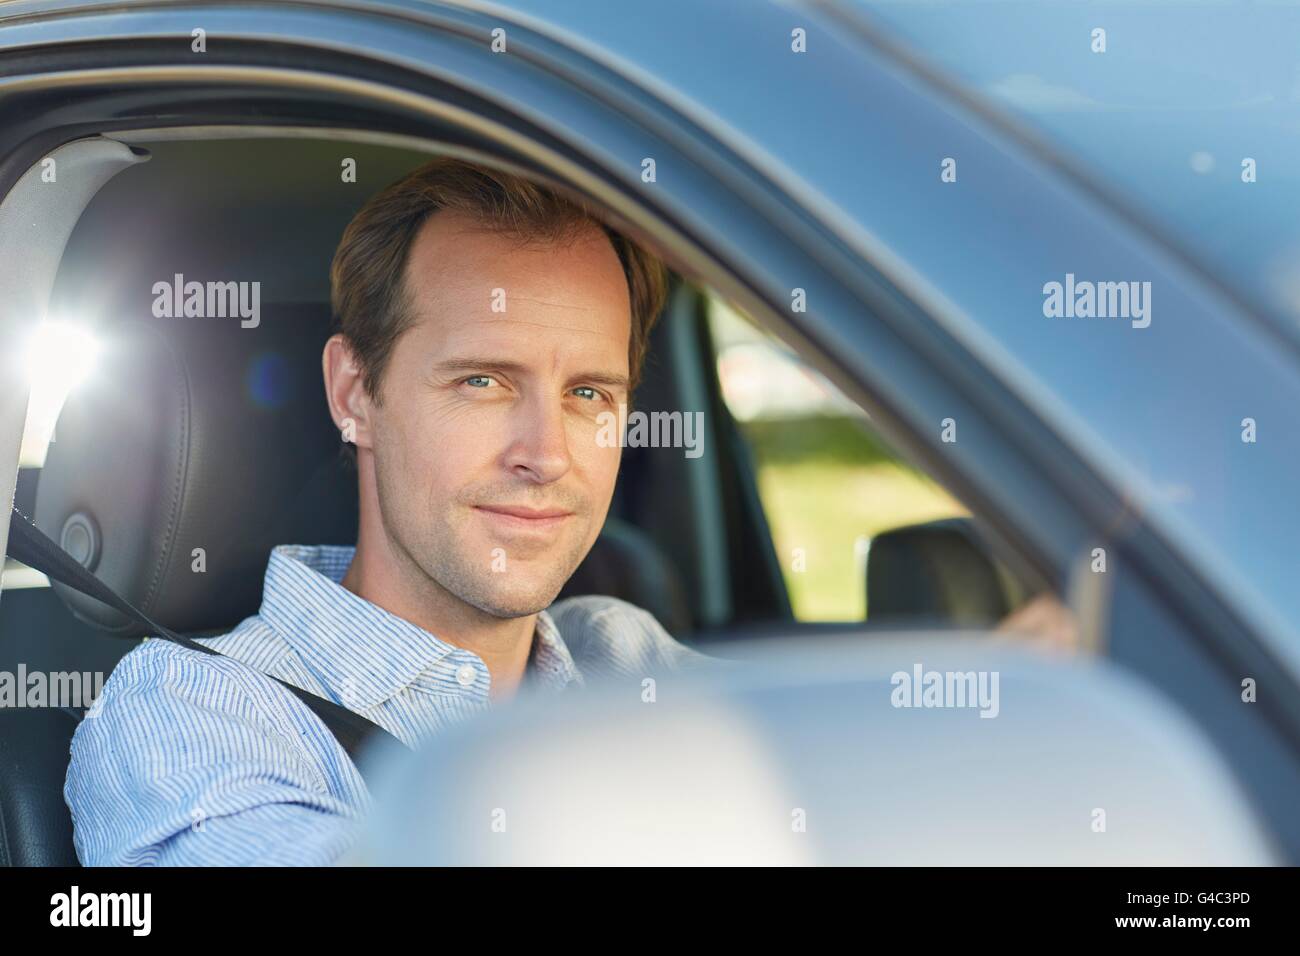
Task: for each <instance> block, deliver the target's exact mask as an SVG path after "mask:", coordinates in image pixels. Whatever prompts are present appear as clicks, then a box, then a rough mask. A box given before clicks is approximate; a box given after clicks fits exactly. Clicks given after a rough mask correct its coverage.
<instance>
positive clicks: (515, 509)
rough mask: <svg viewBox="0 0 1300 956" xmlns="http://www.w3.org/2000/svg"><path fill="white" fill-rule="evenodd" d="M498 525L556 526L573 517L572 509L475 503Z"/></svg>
mask: <svg viewBox="0 0 1300 956" xmlns="http://www.w3.org/2000/svg"><path fill="white" fill-rule="evenodd" d="M474 510H475V511H478V512H480V513H482V514H483V515H484V516H485V517H486V518H487V519H488V520H489V521H491V522H492V523H493V524H495V525H497V526H498V527H504V528H516V529H522V530H534V531H541V530H547V529H550V528H556V527H558V526H560V525H561V524H563V523H564V522H565V520H567V519H568V518H572V517H573V512H572V511H566V510H564V509H563V508H530V507H528V506H527V505H475V506H474Z"/></svg>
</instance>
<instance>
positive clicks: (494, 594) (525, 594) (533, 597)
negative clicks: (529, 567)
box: [461, 582, 564, 620]
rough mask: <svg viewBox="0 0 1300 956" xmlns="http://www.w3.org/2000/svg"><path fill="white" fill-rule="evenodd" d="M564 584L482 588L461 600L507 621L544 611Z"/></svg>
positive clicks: (463, 596) (462, 597)
mask: <svg viewBox="0 0 1300 956" xmlns="http://www.w3.org/2000/svg"><path fill="white" fill-rule="evenodd" d="M563 586H564V582H560V583H559V584H549V583H547V584H538V585H536V586H530V587H513V588H502V587H484V588H481V589H476V591H477V593H476V594H474V595H472V596H467V595H462V596H461V600H463V601H466V603H468V604H472V605H473V606H474V607H476V608H478V609H479V610H480V611H482V612H483V613H484V614H490V615H491V616H492V617H497V618H501V619H503V620H509V619H511V618H517V617H528V616H529V615H532V614H537V613H538V612H539V611H545V610H546V609H547V608H548V607H550V606H551V604H552V603H554V601H555V598H556V597H557V596H558V595H559V593H560V588H562V587H563Z"/></svg>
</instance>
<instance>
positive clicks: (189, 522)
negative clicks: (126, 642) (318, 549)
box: [35, 305, 357, 636]
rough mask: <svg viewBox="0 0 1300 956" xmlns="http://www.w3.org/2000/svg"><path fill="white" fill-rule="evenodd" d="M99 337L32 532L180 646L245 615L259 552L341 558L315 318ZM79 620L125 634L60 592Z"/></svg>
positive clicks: (344, 528)
mask: <svg viewBox="0 0 1300 956" xmlns="http://www.w3.org/2000/svg"><path fill="white" fill-rule="evenodd" d="M262 313H263V314H262V316H261V321H260V324H259V325H257V326H256V327H254V328H243V327H242V326H241V324H240V321H239V320H238V319H221V318H179V319H151V320H148V321H143V322H134V321H133V322H127V323H121V324H114V325H111V326H107V327H105V328H103V329H101V330H100V332H99V338H100V340H101V344H102V346H103V355H102V358H101V362H100V364H99V367H98V368H97V369H96V370H95V372H94V374H93V376H92V378H91V379H89V380H87V381H86V382H85V383H83V384H82V385H81V386H79V387H78V388H77V389H76V390H75V391H74V392H73V393H72V394H71V395H69V397H68V401H67V403H66V404H65V406H64V408H63V412H62V414H61V415H60V416H59V420H58V425H57V427H56V429H55V436H54V441H53V442H52V443H51V444H50V447H49V452H48V454H47V455H46V460H45V466H44V468H43V469H42V471H41V474H40V477H39V479H38V484H37V492H36V516H35V517H36V523H37V525H38V526H39V527H40V528H41V530H43V531H44V532H45V533H46V534H47V535H49V536H50V537H51V538H53V539H54V540H55V541H56V542H59V543H60V544H62V546H63V547H64V549H65V550H68V551H70V552H72V553H73V554H74V556H76V557H77V558H78V559H79V560H82V562H83V563H84V564H86V565H87V567H89V569H90V570H91V571H92V572H93V573H94V574H95V575H96V576H98V577H99V578H100V579H101V580H103V581H104V583H106V584H107V585H108V586H109V587H111V588H113V589H114V590H115V591H117V592H118V593H119V594H121V595H122V596H123V597H125V598H126V599H127V600H128V601H130V602H132V603H133V604H135V605H136V606H137V607H139V608H140V609H141V610H143V611H144V612H145V613H146V614H148V615H150V616H152V617H153V618H154V619H155V620H157V621H158V622H159V623H161V624H164V625H166V626H167V627H170V628H172V629H173V630H176V631H180V632H196V631H206V630H218V629H226V628H228V627H229V626H231V625H233V624H235V623H237V622H239V621H240V620H242V619H243V618H245V617H247V616H248V615H250V614H253V613H255V612H256V611H257V609H258V607H259V605H260V603H261V593H262V578H263V574H264V572H265V570H266V563H267V559H268V558H269V556H270V551H271V548H273V547H274V546H275V545H277V544H284V543H308V544H355V543H356V527H357V502H356V480H355V477H354V475H353V473H352V472H351V471H350V470H349V469H348V467H347V466H346V465H345V464H344V463H343V462H342V460H341V459H340V457H339V451H338V449H339V443H340V439H339V435H338V432H337V431H336V430H335V428H334V426H333V423H332V422H331V421H330V418H329V413H328V408H327V405H326V402H325V394H324V386H323V384H322V381H321V370H320V369H321V365H320V356H321V349H322V348H323V346H324V343H325V340H326V338H327V337H328V334H329V312H328V309H327V308H326V307H325V306H315V305H312V306H270V305H268V306H265V307H264V308H263V310H262ZM54 589H55V591H56V592H57V593H58V594H59V595H60V597H61V598H62V599H63V601H64V602H65V603H66V604H67V605H68V607H69V608H70V609H71V610H72V612H73V613H74V614H75V615H76V616H77V617H79V618H81V619H82V620H84V621H86V622H88V623H90V624H93V625H96V626H98V627H101V628H105V629H107V630H111V631H113V632H115V633H118V634H121V635H123V636H135V635H138V634H140V633H142V632H141V630H140V629H139V628H138V627H137V626H135V625H134V624H132V623H131V622H129V621H128V620H127V619H126V618H125V617H124V616H123V615H121V614H120V613H118V612H117V611H114V610H112V609H111V608H108V607H106V606H105V605H103V604H100V603H99V602H98V601H95V600H94V599H92V598H88V597H85V596H84V595H81V594H79V593H76V592H74V591H72V590H71V589H69V588H67V587H65V586H63V585H61V584H57V583H56V584H54Z"/></svg>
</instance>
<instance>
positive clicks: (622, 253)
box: [330, 157, 668, 450]
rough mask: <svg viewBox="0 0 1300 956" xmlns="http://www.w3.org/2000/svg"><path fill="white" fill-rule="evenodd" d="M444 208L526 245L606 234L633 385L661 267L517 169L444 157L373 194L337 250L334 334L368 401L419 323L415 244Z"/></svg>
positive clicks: (657, 301)
mask: <svg viewBox="0 0 1300 956" xmlns="http://www.w3.org/2000/svg"><path fill="white" fill-rule="evenodd" d="M440 210H449V211H454V212H459V213H462V214H465V215H468V216H470V217H472V218H473V219H474V220H475V221H477V223H478V224H479V225H480V226H481V227H482V228H484V229H487V230H490V231H493V232H497V233H500V234H502V235H505V236H508V237H511V238H514V239H517V240H518V241H519V244H520V245H521V246H522V245H527V244H529V243H538V242H540V243H564V242H566V241H573V240H575V239H577V238H579V237H580V236H581V235H582V234H583V233H584V231H586V230H588V229H589V228H590V227H592V226H596V227H599V228H600V229H602V230H603V231H604V232H605V235H607V236H608V237H609V241H610V243H611V244H612V245H613V247H614V251H615V252H616V253H617V254H618V258H619V262H620V263H621V264H622V266H623V274H624V276H625V277H626V278H627V287H628V297H629V299H630V301H631V306H632V335H631V339H630V342H629V344H628V374H629V376H630V378H631V382H632V385H633V386H635V385H636V383H637V381H638V379H639V378H640V373H641V366H642V363H643V361H644V359H645V352H646V344H647V340H648V338H649V335H650V329H651V327H652V326H653V325H654V323H655V320H656V319H657V318H658V316H659V311H660V309H662V308H663V304H664V299H665V297H666V295H667V288H668V274H667V270H666V269H665V268H664V266H663V264H662V263H661V262H660V261H659V260H658V259H656V258H655V257H654V256H652V255H650V254H649V253H647V252H645V251H644V250H643V249H641V248H640V247H639V246H638V245H636V244H635V243H633V242H632V241H631V240H629V239H627V238H626V237H624V236H622V235H620V234H619V233H617V232H615V231H614V230H613V229H611V228H609V227H608V226H606V225H605V224H604V223H603V222H601V221H600V220H599V219H598V218H597V217H596V216H595V215H594V214H593V213H592V212H591V210H590V209H589V208H587V207H586V206H585V205H584V204H582V203H580V202H578V201H574V200H570V199H567V198H565V197H563V196H560V195H559V194H557V193H556V192H554V191H553V190H550V189H547V188H546V187H544V186H541V185H538V184H537V183H533V182H530V181H528V180H526V179H522V178H520V177H518V176H514V175H511V174H510V173H506V172H502V171H499V170H495V169H488V168H486V167H483V166H478V165H475V164H473V163H468V162H465V161H463V160H459V159H453V158H450V157H444V158H440V159H435V160H434V161H433V162H430V163H427V164H426V165H424V166H421V167H420V168H419V169H417V170H415V171H414V172H413V173H410V174H408V175H407V176H406V177H405V178H403V179H401V180H399V181H397V182H395V183H393V184H392V185H391V186H389V187H388V188H386V189H384V190H383V191H382V192H380V193H378V194H376V195H375V196H373V197H371V198H370V200H369V201H368V202H367V203H366V204H365V205H364V206H362V207H361V210H360V211H359V212H358V213H357V214H356V216H354V217H353V219H352V221H351V222H350V223H348V226H347V228H346V229H345V230H344V231H343V238H342V240H341V241H340V242H339V247H338V250H337V251H336V252H335V253H334V264H333V266H332V267H331V269H330V299H331V304H332V307H333V311H334V327H335V331H337V332H341V333H342V334H343V336H344V338H346V339H347V341H348V344H349V345H350V346H351V348H352V351H353V354H354V356H355V357H356V359H357V362H358V363H359V364H360V366H361V370H362V382H363V384H364V386H365V388H366V391H367V392H368V393H369V394H370V396H371V398H373V399H374V400H375V401H376V402H378V401H379V400H380V397H379V396H380V384H381V382H382V380H383V374H384V369H385V367H386V366H387V364H388V360H389V358H390V357H391V355H392V352H393V346H394V345H395V344H396V343H397V340H398V339H399V338H400V337H401V335H402V333H403V332H405V331H406V330H407V329H409V328H410V327H411V325H412V324H413V322H414V320H415V316H414V314H413V310H412V308H411V302H410V301H409V298H408V295H407V289H406V283H405V281H404V279H405V272H406V262H407V259H408V257H409V254H410V249H411V243H412V242H413V241H414V240H415V236H416V234H417V233H418V232H419V231H420V227H421V226H423V225H424V223H425V221H426V220H427V219H428V218H429V216H430V215H432V214H433V213H435V212H438V211H440ZM349 448H350V450H351V446H349Z"/></svg>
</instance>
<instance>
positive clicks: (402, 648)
mask: <svg viewBox="0 0 1300 956" xmlns="http://www.w3.org/2000/svg"><path fill="white" fill-rule="evenodd" d="M355 552H356V549H355V548H352V547H345V546H341V545H314V546H312V545H279V546H278V547H276V548H274V549H273V550H272V551H271V559H270V561H269V563H268V564H267V569H266V580H265V582H264V584H263V588H262V607H261V616H262V618H263V619H264V620H265V621H266V622H267V624H268V625H270V626H271V627H272V628H274V629H275V631H276V632H277V633H278V634H279V635H280V636H281V637H283V638H284V639H285V640H286V641H287V642H288V643H289V645H290V646H291V647H292V648H293V649H294V650H295V651H296V652H297V653H298V655H299V656H300V657H301V658H302V660H303V661H304V663H305V664H306V665H307V666H308V667H309V668H310V669H311V670H312V671H313V672H314V673H315V674H316V675H317V676H318V677H319V678H320V680H321V681H322V682H323V683H324V684H325V686H326V687H328V688H329V689H330V690H331V691H333V692H334V693H335V695H337V696H338V697H339V700H340V702H341V703H342V704H343V705H344V706H345V707H348V708H349V709H353V710H368V709H370V708H372V707H374V706H376V705H378V704H380V703H383V702H384V701H386V700H389V699H390V698H392V697H394V696H396V695H397V694H398V693H399V692H400V691H402V690H403V689H404V688H406V687H408V686H409V685H410V684H411V683H412V682H413V681H415V679H416V678H417V677H419V676H420V675H421V674H423V673H425V672H428V671H432V672H434V673H435V676H443V677H445V678H446V680H445V681H440V682H439V683H440V684H442V685H443V686H459V685H458V684H456V683H455V680H454V677H455V674H456V672H457V669H458V668H460V667H462V666H463V665H464V664H465V663H474V662H476V663H477V665H478V667H480V668H482V670H483V673H485V674H486V672H487V671H486V667H485V666H484V665H483V662H482V659H481V658H480V657H479V656H478V655H477V654H474V653H473V652H472V651H468V650H465V649H464V648H459V647H457V646H455V645H454V644H450V643H448V642H447V641H444V640H441V639H439V638H437V637H435V636H434V635H433V634H431V633H429V632H428V631H426V630H425V629H424V628H422V627H420V626H419V625H417V624H412V623H411V622H410V621H407V620H405V619H404V618H401V617H398V616H397V615H396V614H393V613H392V612H390V611H386V610H384V609H383V608H381V607H379V606H378V605H377V604H372V603H371V602H370V601H367V600H366V599H365V598H362V597H359V596H357V595H356V594H353V593H352V592H351V591H349V590H348V589H347V588H345V587H343V586H342V584H341V583H340V582H341V581H342V580H343V576H344V575H345V574H346V573H347V570H348V567H349V566H350V565H351V564H352V557H353V555H354V554H355ZM528 670H529V673H528V675H527V676H528V678H529V679H530V680H532V681H536V682H537V683H539V684H541V685H543V686H545V687H548V688H553V689H561V688H563V687H564V686H565V685H567V684H568V683H570V682H575V681H576V682H579V683H580V682H581V674H580V673H579V672H578V669H577V667H576V665H575V664H574V661H573V657H572V655H571V654H570V653H569V649H568V647H567V646H565V643H564V639H563V637H562V636H561V635H560V632H559V629H558V628H557V627H556V626H555V622H554V621H553V620H552V619H551V616H550V615H549V614H548V613H547V612H546V611H542V612H541V613H540V614H539V615H538V616H537V629H536V632H535V637H534V640H533V647H532V650H531V652H530V654H529V662H528ZM443 671H445V674H440V672H443ZM486 683H487V682H486V681H478V682H476V683H475V684H473V685H471V686H470V687H468V688H466V691H465V692H466V693H467V694H470V695H474V694H477V695H479V696H482V697H483V698H484V699H485V700H486V697H487V687H486Z"/></svg>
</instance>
